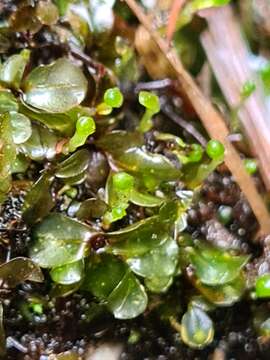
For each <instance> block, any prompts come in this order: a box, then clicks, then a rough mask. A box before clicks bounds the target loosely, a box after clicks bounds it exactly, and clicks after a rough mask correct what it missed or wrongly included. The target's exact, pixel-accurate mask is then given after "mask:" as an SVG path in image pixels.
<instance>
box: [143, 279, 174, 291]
mask: <svg viewBox="0 0 270 360" xmlns="http://www.w3.org/2000/svg"><path fill="white" fill-rule="evenodd" d="M172 282H173V276H162V277H153V278H146V279H145V281H144V283H145V286H146V287H147V289H148V290H150V291H151V292H153V293H157V294H159V293H164V292H166V291H167V290H168V289H169V287H170V286H171V285H172Z"/></svg>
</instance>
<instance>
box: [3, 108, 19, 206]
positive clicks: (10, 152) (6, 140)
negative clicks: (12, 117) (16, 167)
mask: <svg viewBox="0 0 270 360" xmlns="http://www.w3.org/2000/svg"><path fill="white" fill-rule="evenodd" d="M0 144H1V146H0V203H1V202H2V201H3V200H4V198H5V195H6V194H7V192H8V191H9V189H10V186H11V171H12V163H13V162H14V161H15V159H16V148H15V145H14V143H13V139H12V127H11V123H10V121H9V116H8V114H5V115H3V116H2V117H0Z"/></svg>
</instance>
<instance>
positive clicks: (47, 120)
mask: <svg viewBox="0 0 270 360" xmlns="http://www.w3.org/2000/svg"><path fill="white" fill-rule="evenodd" d="M20 112H21V113H22V114H24V115H26V116H27V117H29V119H33V120H36V121H38V122H39V123H41V124H43V125H45V126H46V127H47V128H49V129H51V130H56V131H57V132H59V133H60V134H62V135H65V136H71V135H72V134H73V133H74V130H75V124H76V120H74V119H73V118H72V116H70V115H69V113H65V114H55V113H48V112H44V111H40V110H38V109H35V108H33V107H31V106H29V105H27V104H26V103H24V102H22V103H20Z"/></svg>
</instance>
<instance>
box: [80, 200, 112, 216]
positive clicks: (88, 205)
mask: <svg viewBox="0 0 270 360" xmlns="http://www.w3.org/2000/svg"><path fill="white" fill-rule="evenodd" d="M107 208H108V205H107V204H106V203H105V202H104V201H102V200H100V199H87V200H85V201H83V202H82V203H81V204H80V205H79V208H78V210H77V212H76V217H77V218H78V219H79V220H89V219H91V218H99V217H101V216H103V215H104V213H105V211H106V210H107Z"/></svg>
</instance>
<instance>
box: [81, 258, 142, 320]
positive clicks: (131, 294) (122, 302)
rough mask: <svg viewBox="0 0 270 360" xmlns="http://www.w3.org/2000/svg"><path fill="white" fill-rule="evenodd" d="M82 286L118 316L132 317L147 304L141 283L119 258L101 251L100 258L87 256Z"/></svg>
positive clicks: (123, 317) (139, 312)
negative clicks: (88, 258)
mask: <svg viewBox="0 0 270 360" xmlns="http://www.w3.org/2000/svg"><path fill="white" fill-rule="evenodd" d="M83 288H84V289H85V290H88V291H91V292H92V294H93V295H94V296H96V297H97V298H98V299H100V300H102V301H105V303H106V304H107V307H108V308H109V309H110V310H111V312H113V314H114V316H115V317H116V318H118V319H131V318H133V317H136V316H138V315H139V314H141V313H142V312H143V311H144V310H145V308H146V306H147V295H146V293H145V291H144V288H143V286H142V285H141V284H140V282H139V281H138V280H137V279H136V277H135V276H134V275H133V274H132V273H131V272H130V270H129V269H128V268H127V266H126V264H125V263H123V262H122V261H121V260H119V259H118V258H116V257H114V256H111V255H106V254H103V255H102V256H101V258H100V259H90V262H89V265H88V268H87V271H86V275H85V279H84V284H83Z"/></svg>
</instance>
